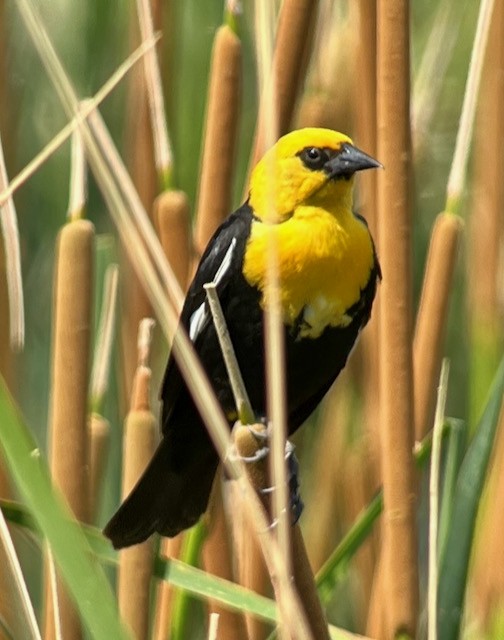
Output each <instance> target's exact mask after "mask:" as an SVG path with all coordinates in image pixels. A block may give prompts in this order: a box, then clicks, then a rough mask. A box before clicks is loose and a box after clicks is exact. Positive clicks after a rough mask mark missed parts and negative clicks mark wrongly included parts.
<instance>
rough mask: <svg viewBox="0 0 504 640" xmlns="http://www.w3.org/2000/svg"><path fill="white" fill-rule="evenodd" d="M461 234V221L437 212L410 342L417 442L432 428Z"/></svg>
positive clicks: (450, 215)
mask: <svg viewBox="0 0 504 640" xmlns="http://www.w3.org/2000/svg"><path fill="white" fill-rule="evenodd" d="M462 231H463V224H462V220H461V219H460V218H459V217H458V216H456V215H453V214H451V213H440V214H439V215H438V217H437V218H436V221H435V223H434V229H433V231H432V236H431V242H430V246H429V254H428V256H427V266H426V268H425V276H424V281H423V287H422V296H421V299H420V306H419V309H418V313H417V320H416V327H415V338H414V341H413V369H414V388H415V439H416V440H417V441H419V440H422V439H423V438H424V437H425V436H426V435H427V432H428V431H429V429H430V428H431V426H432V416H433V413H434V404H435V395H436V394H435V386H436V382H435V381H436V380H437V379H438V378H439V372H440V370H441V359H442V353H443V345H444V336H445V333H446V324H447V321H448V303H449V301H450V294H451V290H452V288H453V276H454V273H455V264H456V260H457V254H458V247H459V243H460V239H461V237H462Z"/></svg>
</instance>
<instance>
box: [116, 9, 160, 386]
mask: <svg viewBox="0 0 504 640" xmlns="http://www.w3.org/2000/svg"><path fill="white" fill-rule="evenodd" d="M138 1H140V0H138ZM149 2H150V4H151V5H152V8H153V11H154V13H155V15H156V22H157V23H156V26H157V28H159V27H160V19H159V18H160V11H159V7H160V3H159V1H158V0H149ZM130 6H131V13H130V14H129V19H130V22H129V37H130V41H132V42H133V41H136V39H137V37H138V15H137V11H135V8H134V5H133V4H131V5H130ZM137 6H138V5H137ZM147 21H148V19H146V17H145V16H143V20H142V22H141V27H142V34H141V35H142V36H143V33H144V32H146V31H147V30H148V25H147ZM147 55H150V56H151V60H152V59H153V58H152V56H154V61H155V54H154V52H153V51H152V50H151V53H149V54H147ZM146 70H148V71H147V73H146V72H145V71H146ZM151 74H152V67H151V66H150V65H149V64H148V63H147V65H145V64H144V69H142V68H140V67H137V68H136V69H135V70H134V71H133V73H132V74H130V77H129V82H128V93H127V99H126V119H125V120H126V122H125V127H124V128H125V136H124V137H125V149H126V156H125V157H126V158H127V164H128V171H129V174H130V175H131V178H130V176H129V175H128V180H129V181H130V183H131V184H134V185H135V193H137V194H138V197H139V200H140V202H141V203H142V205H143V208H144V209H145V211H147V212H148V215H150V214H151V213H152V205H153V202H154V199H155V198H156V196H157V195H158V193H159V191H160V188H162V187H164V184H163V185H162V184H160V182H161V183H163V182H164V180H162V181H160V179H159V176H158V173H157V167H156V164H155V155H156V152H155V142H154V136H155V133H156V134H157V133H159V132H158V129H157V125H158V124H159V123H158V122H157V120H156V118H157V115H154V108H155V107H154V106H153V105H154V99H155V98H154V95H152V94H150V92H149V79H151ZM157 106H159V102H158V103H157ZM163 116H164V114H163V115H162V116H161V118H162V117H163ZM153 118H154V120H153ZM165 160H166V159H165ZM121 270H122V271H123V274H124V277H123V279H122V281H121V282H122V288H123V292H122V300H123V313H122V314H121V321H122V322H121V338H122V340H121V342H122V352H123V367H122V374H123V375H122V380H121V382H122V384H123V391H124V395H125V397H129V396H130V394H131V388H132V383H133V377H134V374H135V370H136V352H135V339H136V335H137V331H138V325H139V323H140V321H141V319H142V318H144V317H145V316H150V315H152V307H151V304H150V301H149V300H148V297H147V295H146V294H145V290H144V287H143V286H142V283H141V282H140V281H139V279H138V276H137V274H136V272H135V269H134V267H133V265H132V263H131V260H130V259H128V256H127V254H124V253H123V254H122V261H121Z"/></svg>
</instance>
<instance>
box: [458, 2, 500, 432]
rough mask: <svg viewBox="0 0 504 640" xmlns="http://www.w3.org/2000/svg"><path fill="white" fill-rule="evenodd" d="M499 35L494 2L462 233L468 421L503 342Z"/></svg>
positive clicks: (481, 399) (484, 390) (478, 408)
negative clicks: (464, 236) (468, 369)
mask: <svg viewBox="0 0 504 640" xmlns="http://www.w3.org/2000/svg"><path fill="white" fill-rule="evenodd" d="M503 37H504V9H503V6H502V2H497V3H496V4H495V6H494V15H493V18H492V24H491V26H490V34H489V41H488V47H487V52H486V58H485V66H484V69H483V77H482V81H481V90H480V95H479V98H478V112H477V121H476V128H475V136H474V138H475V139H474V153H473V174H472V177H473V188H472V193H471V203H470V210H469V214H470V215H469V230H468V234H467V235H468V267H467V275H468V281H469V305H468V311H469V318H470V328H471V329H470V331H471V341H472V347H471V351H472V362H471V389H472V400H471V415H470V421H471V423H472V424H475V421H476V420H477V419H478V417H479V412H480V411H481V408H482V406H483V402H484V401H485V397H486V394H487V390H488V388H489V385H490V382H491V378H492V376H493V374H494V371H495V369H496V367H497V363H498V357H499V353H500V352H501V350H502V344H503V340H504V331H503V323H502V318H503V310H504V297H503V293H502V292H503V291H504V287H503V284H504V279H503V272H504V269H503V266H504V262H503V257H504V251H503V247H504V224H503V221H504V188H503V182H502V175H503V172H504V154H503V153H502V145H501V144H500V142H502V139H503V136H504V121H503V118H502V110H503V107H504V44H503Z"/></svg>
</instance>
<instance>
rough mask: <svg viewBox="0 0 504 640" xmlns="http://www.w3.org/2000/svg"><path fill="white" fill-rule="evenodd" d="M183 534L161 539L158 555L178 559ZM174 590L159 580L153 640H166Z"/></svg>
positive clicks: (167, 583) (168, 584)
mask: <svg viewBox="0 0 504 640" xmlns="http://www.w3.org/2000/svg"><path fill="white" fill-rule="evenodd" d="M183 540H184V534H183V533H181V534H179V535H178V536H175V538H163V539H162V541H161V551H160V555H161V556H162V557H163V558H166V559H169V558H178V557H179V556H180V552H181V551H182V544H183ZM174 593H175V592H174V589H173V587H172V586H171V584H170V583H169V582H166V581H165V580H161V581H159V582H158V584H157V591H156V612H155V617H154V631H153V634H152V635H153V638H154V640H166V637H167V634H168V632H169V629H170V621H171V618H172V605H173V596H174Z"/></svg>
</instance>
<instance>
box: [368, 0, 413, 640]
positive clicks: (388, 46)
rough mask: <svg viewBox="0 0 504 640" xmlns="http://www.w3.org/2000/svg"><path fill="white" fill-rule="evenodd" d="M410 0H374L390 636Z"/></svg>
mask: <svg viewBox="0 0 504 640" xmlns="http://www.w3.org/2000/svg"><path fill="white" fill-rule="evenodd" d="M409 27H410V25H409V2H408V1H407V0H380V2H379V3H378V101H377V115H378V157H379V158H380V160H381V162H383V164H384V166H385V167H386V169H385V171H383V172H381V173H380V175H379V178H378V206H379V238H380V255H381V261H382V270H383V285H382V287H381V307H380V337H381V362H380V366H381V389H380V393H381V400H382V403H381V404H382V420H383V423H382V434H383V436H382V462H383V465H382V466H383V492H384V548H383V553H384V588H385V592H386V593H387V603H386V616H387V628H388V632H387V636H388V637H391V638H392V637H394V636H395V635H396V634H398V633H399V632H407V633H408V634H409V635H411V636H412V637H413V636H414V634H415V629H416V625H417V614H418V569H417V545H416V523H415V502H416V501H415V476H414V467H413V464H414V462H413V375H412V373H413V372H412V326H411V325H412V293H411V284H412V282H411V280H412V266H411V211H410V172H411V143H410V127H409V112H410V105H409V95H410V86H409V75H410V65H409Z"/></svg>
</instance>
